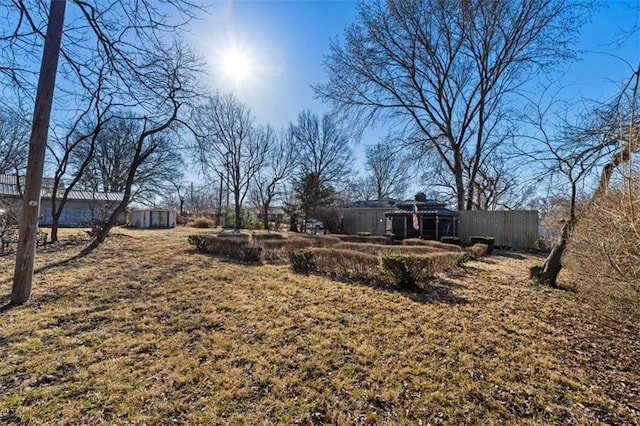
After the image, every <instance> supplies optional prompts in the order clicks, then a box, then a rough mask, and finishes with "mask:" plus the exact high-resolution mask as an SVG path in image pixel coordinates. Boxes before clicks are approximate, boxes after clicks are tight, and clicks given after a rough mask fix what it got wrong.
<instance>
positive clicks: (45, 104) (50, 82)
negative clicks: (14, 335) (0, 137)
mask: <svg viewBox="0 0 640 426" xmlns="http://www.w3.org/2000/svg"><path fill="white" fill-rule="evenodd" d="M66 5H67V2H66V0H51V3H50V7H49V22H48V23H47V35H46V37H45V40H44V50H43V53H42V62H41V64H40V75H39V77H38V90H37V92H36V103H35V106H34V109H33V123H32V125H31V138H30V140H29V159H28V161H27V173H26V176H25V188H24V194H23V197H22V213H21V215H22V218H21V221H20V236H19V238H18V248H17V254H16V267H15V272H14V275H13V289H12V291H11V304H12V305H21V304H23V303H24V302H26V301H27V300H29V297H30V296H31V284H32V282H33V263H34V259H35V252H36V241H37V240H36V238H37V232H38V216H39V214H40V189H41V187H42V172H43V168H44V156H45V151H46V148H47V136H48V134H49V120H50V118H51V108H52V104H53V92H54V89H55V86H56V72H57V70H58V58H59V57H60V41H61V39H62V30H63V27H64V10H65V8H66Z"/></svg>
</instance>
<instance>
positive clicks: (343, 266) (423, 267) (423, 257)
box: [291, 248, 460, 290]
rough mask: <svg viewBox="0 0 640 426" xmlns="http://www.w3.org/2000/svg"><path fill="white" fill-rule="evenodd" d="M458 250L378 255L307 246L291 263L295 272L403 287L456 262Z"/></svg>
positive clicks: (420, 280) (413, 285)
mask: <svg viewBox="0 0 640 426" xmlns="http://www.w3.org/2000/svg"><path fill="white" fill-rule="evenodd" d="M459 257H460V255H459V253H454V252H440V253H427V254H420V255H416V254H398V253H390V254H383V255H381V256H377V255H374V254H370V253H363V252H360V251H357V250H345V249H339V248H330V249H327V248H308V249H301V250H296V251H294V252H292V253H291V266H292V268H293V270H294V271H297V272H319V273H323V274H329V275H332V276H335V277H340V278H346V279H354V280H358V281H375V282H379V283H383V284H386V285H393V286H397V287H399V288H402V289H405V290H414V289H416V288H417V287H418V284H419V283H420V282H424V281H427V280H429V279H431V278H433V276H434V275H435V274H436V273H438V272H442V271H444V270H446V269H449V268H452V267H454V266H456V265H457V264H458V260H459Z"/></svg>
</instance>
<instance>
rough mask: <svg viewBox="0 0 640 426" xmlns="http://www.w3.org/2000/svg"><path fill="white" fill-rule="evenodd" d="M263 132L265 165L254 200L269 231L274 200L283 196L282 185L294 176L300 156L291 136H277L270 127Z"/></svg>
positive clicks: (261, 170)
mask: <svg viewBox="0 0 640 426" xmlns="http://www.w3.org/2000/svg"><path fill="white" fill-rule="evenodd" d="M262 132H263V133H264V134H263V138H264V142H265V144H266V146H267V148H266V154H265V164H264V167H262V168H261V169H260V171H259V172H258V173H257V174H256V179H255V183H254V187H253V191H252V198H253V200H254V202H255V204H256V205H257V206H258V207H259V208H260V212H261V213H260V216H261V219H262V224H263V226H264V229H266V230H269V208H270V207H271V203H272V202H273V200H274V198H275V197H276V196H278V195H281V194H282V188H281V187H282V185H284V184H285V182H286V181H287V180H288V179H289V178H291V176H292V175H293V172H294V169H295V167H296V163H297V160H298V154H297V150H296V146H295V145H294V143H293V139H292V138H291V137H290V136H291V135H290V134H280V135H276V134H275V131H274V130H273V129H272V128H271V127H269V126H267V127H266V128H265V129H263V130H262Z"/></svg>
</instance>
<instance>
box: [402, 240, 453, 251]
mask: <svg viewBox="0 0 640 426" xmlns="http://www.w3.org/2000/svg"><path fill="white" fill-rule="evenodd" d="M402 245H404V246H427V247H435V248H437V249H440V250H441V251H442V250H446V251H454V252H460V251H462V249H461V248H460V246H457V245H454V244H446V243H441V242H440V241H432V240H421V239H420V238H408V239H406V240H402Z"/></svg>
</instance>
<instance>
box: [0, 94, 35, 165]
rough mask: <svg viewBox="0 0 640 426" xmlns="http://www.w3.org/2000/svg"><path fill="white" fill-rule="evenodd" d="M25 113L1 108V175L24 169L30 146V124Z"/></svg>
mask: <svg viewBox="0 0 640 426" xmlns="http://www.w3.org/2000/svg"><path fill="white" fill-rule="evenodd" d="M23 116H24V115H23V113H21V112H18V111H14V110H12V109H10V108H8V107H2V106H0V174H9V173H13V172H15V171H16V170H21V169H24V166H25V164H26V161H27V151H28V146H29V123H28V122H27V121H26V120H25V119H24V118H23Z"/></svg>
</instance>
